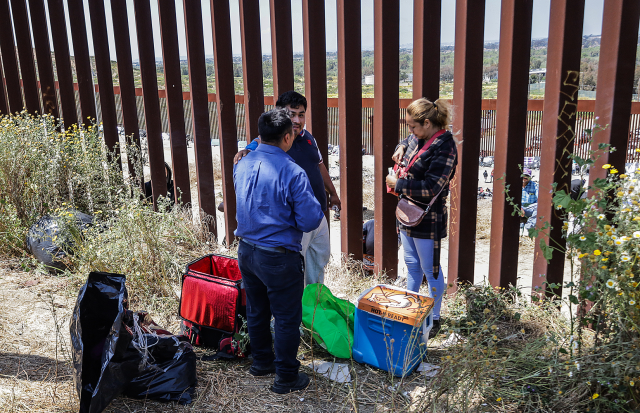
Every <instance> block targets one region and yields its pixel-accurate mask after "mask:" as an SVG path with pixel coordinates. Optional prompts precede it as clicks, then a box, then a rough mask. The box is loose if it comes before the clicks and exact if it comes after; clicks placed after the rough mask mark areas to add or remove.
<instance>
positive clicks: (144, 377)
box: [70, 272, 197, 413]
mask: <svg viewBox="0 0 640 413" xmlns="http://www.w3.org/2000/svg"><path fill="white" fill-rule="evenodd" d="M126 307H127V290H126V286H125V277H124V276H123V275H118V274H109V273H98V272H92V273H91V274H89V278H88V280H87V283H86V284H85V285H84V286H83V287H82V289H81V290H80V293H79V295H78V301H77V302H76V307H75V309H74V312H73V316H72V319H71V326H70V329H71V342H72V347H73V366H74V371H75V374H74V381H75V384H76V390H77V392H78V396H79V398H80V412H81V413H83V412H87V413H94V412H95V413H99V412H101V411H103V410H104V409H105V408H106V407H107V406H108V405H109V403H111V401H112V400H113V399H115V398H116V397H118V396H119V395H121V394H125V395H126V396H129V397H136V398H145V399H153V400H159V401H175V402H179V403H180V404H188V403H190V402H191V400H192V396H193V393H194V391H195V385H196V381H197V380H196V356H195V354H194V353H193V349H192V347H191V345H190V344H189V343H188V342H186V341H183V340H184V337H182V336H174V335H171V333H169V332H168V331H165V330H162V329H160V328H158V326H157V325H156V324H155V323H153V321H151V320H150V318H149V317H148V315H147V314H146V313H133V312H131V311H128V310H127V309H126Z"/></svg>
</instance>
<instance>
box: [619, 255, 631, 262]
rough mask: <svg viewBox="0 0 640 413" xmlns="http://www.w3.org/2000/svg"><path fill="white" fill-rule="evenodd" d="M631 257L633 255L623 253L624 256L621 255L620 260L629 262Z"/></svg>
mask: <svg viewBox="0 0 640 413" xmlns="http://www.w3.org/2000/svg"><path fill="white" fill-rule="evenodd" d="M630 259H631V257H629V256H628V255H623V256H622V257H620V261H622V262H627V261H629V260H630Z"/></svg>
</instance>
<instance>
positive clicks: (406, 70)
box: [52, 35, 640, 97]
mask: <svg viewBox="0 0 640 413" xmlns="http://www.w3.org/2000/svg"><path fill="white" fill-rule="evenodd" d="M639 39H640V38H639ZM547 45H548V39H534V40H532V42H531V63H530V68H531V70H535V69H540V68H545V67H546V65H547ZM454 52H455V47H454V46H451V45H446V46H442V47H441V48H440V81H441V83H442V84H443V86H442V92H441V93H443V95H444V96H447V95H448V94H449V93H451V92H450V91H451V90H452V88H451V83H452V82H453V67H454ZM399 54H400V56H399V57H400V65H399V69H400V76H399V79H398V81H399V82H400V81H407V80H408V79H409V78H410V75H411V74H412V72H413V51H412V49H411V48H407V47H403V48H401V49H399ZM52 55H53V54H52ZM599 56H600V36H593V35H590V36H584V37H583V39H582V58H581V60H582V61H581V66H580V71H581V79H580V84H581V88H582V89H583V90H595V89H596V81H597V73H598V59H599ZM498 57H499V43H497V42H491V43H486V44H485V45H484V56H483V80H484V83H485V87H483V95H484V97H495V93H496V90H497V89H496V85H495V83H496V82H497V77H498ZM303 59H304V56H303V55H302V54H296V55H294V59H293V66H294V76H295V89H296V90H298V91H300V92H304V60H303ZM636 59H637V62H639V63H640V53H637V57H636ZM180 64H181V69H182V86H183V90H185V91H186V90H188V89H189V77H188V74H189V70H188V66H187V62H186V60H183V61H181V63H180ZM54 65H55V59H54ZM156 65H157V75H158V84H159V88H161V89H162V88H163V85H164V75H163V73H164V68H163V66H162V63H161V62H156ZM71 66H72V69H73V71H74V80H75V79H76V76H75V61H74V58H73V57H72V58H71ZM111 66H112V75H113V79H114V83H115V84H117V82H118V70H117V64H116V62H115V61H114V62H112V63H111ZM133 66H134V67H133V71H134V78H135V82H136V87H140V86H141V82H140V66H139V63H138V62H135V63H134V65H133ZM91 67H92V71H93V74H94V79H95V81H96V82H97V79H96V78H95V73H96V72H95V59H94V58H93V57H92V58H91ZM233 68H234V86H235V89H236V93H238V94H242V93H243V80H242V59H241V57H239V56H235V57H234V58H233ZM271 69H272V68H271V56H269V55H265V56H263V57H262V73H263V77H264V86H265V94H266V95H270V94H271V93H273V92H272V91H273V80H272V79H273V73H272V70H271ZM373 72H374V60H373V51H370V50H365V51H362V76H363V77H364V76H367V75H372V74H373ZM206 74H207V80H208V87H207V89H208V91H209V92H215V75H214V74H215V68H214V62H213V59H211V58H209V59H206ZM337 76H338V61H337V53H336V52H328V53H327V93H328V94H329V96H336V95H337ZM639 78H640V65H637V68H636V73H635V77H634V83H633V84H634V88H636V89H637V88H638V79H639ZM542 80H543V77H542V76H541V75H540V76H538V77H537V78H532V82H537V81H542ZM492 84H493V85H492ZM408 85H409V86H399V93H400V95H401V96H404V97H410V96H411V87H410V82H408ZM362 89H363V90H362V92H363V96H370V95H371V96H372V94H373V85H362ZM536 93H538V94H540V93H542V94H543V93H544V90H543V89H542V90H541V91H539V92H536ZM542 96H543V95H540V96H539V97H542Z"/></svg>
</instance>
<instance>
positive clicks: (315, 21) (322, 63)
mask: <svg viewBox="0 0 640 413" xmlns="http://www.w3.org/2000/svg"><path fill="white" fill-rule="evenodd" d="M324 14H325V12H324V0H303V1H302V32H303V33H302V34H303V40H304V78H305V81H304V86H305V95H306V96H305V97H306V98H307V104H308V108H307V113H306V114H307V118H306V120H307V129H308V130H309V132H311V134H312V135H313V137H314V138H315V139H316V142H317V144H318V149H320V153H321V154H322V159H323V160H324V164H325V165H324V166H326V168H327V169H329V148H328V144H329V127H328V124H327V69H326V68H327V51H326V50H327V48H326V42H325V27H324V25H325V24H324ZM324 166H322V165H321V166H320V167H321V168H323V167H324ZM329 213H330V212H329V209H327V211H325V215H326V218H327V220H329Z"/></svg>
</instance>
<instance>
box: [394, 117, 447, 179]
mask: <svg viewBox="0 0 640 413" xmlns="http://www.w3.org/2000/svg"><path fill="white" fill-rule="evenodd" d="M445 132H446V131H445V130H444V129H440V130H439V131H438V132H436V133H434V134H433V136H432V137H431V138H429V140H428V141H427V142H425V144H424V145H423V146H422V148H421V149H420V150H419V151H418V147H417V146H416V149H415V150H414V151H413V152H414V155H412V157H411V160H410V161H409V163H408V164H407V166H406V167H405V168H403V169H402V173H404V176H406V175H407V174H408V173H409V170H410V169H411V167H412V166H413V164H414V163H415V162H416V161H417V160H418V158H420V155H422V154H423V153H425V152H426V151H427V149H429V147H430V146H431V144H432V143H433V142H434V141H435V140H436V138H437V137H438V136H440V135H443V134H444V133H445ZM412 136H413V137H414V138H415V136H416V135H412ZM416 139H418V138H416ZM416 152H417V153H416ZM403 178H404V177H403Z"/></svg>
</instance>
